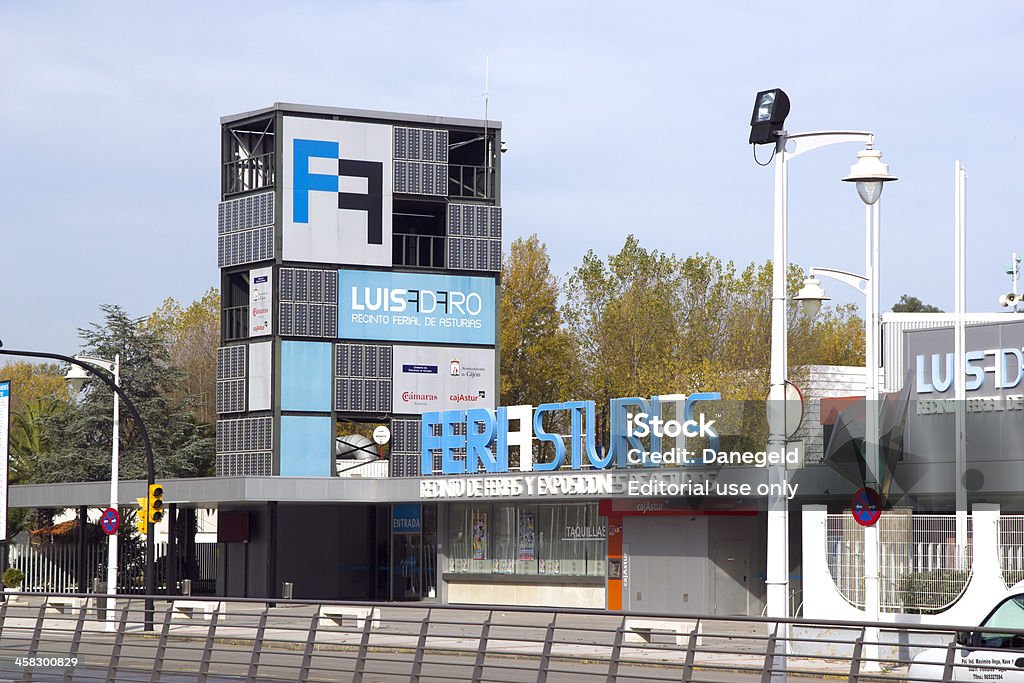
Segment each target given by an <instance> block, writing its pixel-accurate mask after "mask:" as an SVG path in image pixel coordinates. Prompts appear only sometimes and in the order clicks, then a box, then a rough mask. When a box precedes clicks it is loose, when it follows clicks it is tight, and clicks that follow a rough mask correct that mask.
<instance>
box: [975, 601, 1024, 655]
mask: <svg viewBox="0 0 1024 683" xmlns="http://www.w3.org/2000/svg"><path fill="white" fill-rule="evenodd" d="M982 627H984V628H1012V629H1021V630H1024V595H1014V596H1013V597H1010V598H1007V599H1006V600H1004V601H1003V602H1002V603H1000V605H999V607H996V609H995V611H994V612H992V614H991V615H989V618H988V619H986V620H985V622H984V623H983V624H982ZM981 645H982V646H983V647H1024V636H1022V635H1013V634H1009V633H996V632H985V633H982V634H981Z"/></svg>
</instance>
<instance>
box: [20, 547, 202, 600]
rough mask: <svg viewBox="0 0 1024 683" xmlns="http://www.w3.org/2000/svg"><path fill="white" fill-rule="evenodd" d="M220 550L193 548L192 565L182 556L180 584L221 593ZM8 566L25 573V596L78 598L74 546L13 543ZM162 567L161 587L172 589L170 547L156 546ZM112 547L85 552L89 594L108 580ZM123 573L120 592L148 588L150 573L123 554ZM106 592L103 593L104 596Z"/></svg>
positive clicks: (138, 561)
mask: <svg viewBox="0 0 1024 683" xmlns="http://www.w3.org/2000/svg"><path fill="white" fill-rule="evenodd" d="M216 552H217V544H216V543H196V544H194V545H193V546H192V553H193V556H192V557H191V558H189V559H186V558H185V557H184V554H183V553H180V552H179V554H178V555H177V565H178V566H177V572H176V576H177V577H178V578H179V579H190V580H191V581H192V586H193V591H194V592H196V593H212V592H214V591H215V590H216V577H217V575H216V571H217V555H216ZM9 553H10V555H9V564H10V566H12V567H14V568H16V569H19V570H21V571H22V572H23V574H24V577H23V579H22V583H21V590H22V591H25V592H27V593H51V592H73V591H76V590H78V586H79V572H80V571H82V568H80V567H79V564H80V562H81V560H80V558H79V551H78V546H77V545H76V544H74V543H12V544H11V545H10V548H9ZM155 557H156V562H157V568H158V571H157V575H156V587H157V589H159V590H166V588H167V562H168V547H167V543H166V542H161V543H156V545H155ZM106 562H107V545H106V543H99V544H97V543H90V544H88V545H87V546H86V547H85V567H84V571H85V577H84V578H85V581H84V582H83V583H84V585H85V586H86V587H87V589H88V590H90V591H91V590H96V587H95V586H94V584H93V581H94V580H102V579H103V578H104V577H106ZM119 564H120V566H119V567H118V573H117V574H118V587H117V590H118V592H123V593H133V592H142V590H143V587H144V585H145V582H144V580H143V577H144V575H145V567H144V566H143V564H142V558H141V556H139V557H134V558H133V557H132V556H131V555H130V553H127V552H124V549H123V548H122V553H121V557H120V562H119ZM105 590H106V587H105V586H104V587H103V588H102V590H101V591H100V592H105Z"/></svg>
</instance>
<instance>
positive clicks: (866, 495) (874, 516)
mask: <svg viewBox="0 0 1024 683" xmlns="http://www.w3.org/2000/svg"><path fill="white" fill-rule="evenodd" d="M852 508H853V519H854V520H856V522H857V524H860V525H861V526H874V524H875V522H877V521H878V518H879V517H881V516H882V499H881V496H879V495H878V491H876V490H874V489H871V488H863V489H858V490H857V493H855V494H853V505H852Z"/></svg>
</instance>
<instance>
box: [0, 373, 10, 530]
mask: <svg viewBox="0 0 1024 683" xmlns="http://www.w3.org/2000/svg"><path fill="white" fill-rule="evenodd" d="M10 423H11V383H10V381H9V380H3V381H0V540H4V539H6V538H7V456H8V450H7V443H8V438H9V435H10V426H11V425H10Z"/></svg>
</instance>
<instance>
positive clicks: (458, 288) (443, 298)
mask: <svg viewBox="0 0 1024 683" xmlns="http://www.w3.org/2000/svg"><path fill="white" fill-rule="evenodd" d="M494 307H495V287H494V280H493V279H492V278H487V277H465V276H455V275H435V274H429V273H394V272H386V271H376V270H348V269H343V270H339V271H338V336H340V337H342V338H343V339H367V340H378V341H406V342H438V343H451V344H480V345H486V346H493V345H494Z"/></svg>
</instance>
